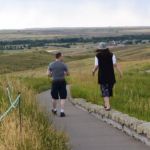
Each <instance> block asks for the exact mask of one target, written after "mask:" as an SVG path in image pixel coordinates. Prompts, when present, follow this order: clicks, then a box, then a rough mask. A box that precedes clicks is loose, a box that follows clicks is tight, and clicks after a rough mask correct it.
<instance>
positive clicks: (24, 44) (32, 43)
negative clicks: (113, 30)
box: [0, 34, 150, 50]
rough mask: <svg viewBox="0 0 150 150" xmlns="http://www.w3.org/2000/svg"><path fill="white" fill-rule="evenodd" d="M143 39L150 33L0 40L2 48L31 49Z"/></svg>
mask: <svg viewBox="0 0 150 150" xmlns="http://www.w3.org/2000/svg"><path fill="white" fill-rule="evenodd" d="M143 40H145V41H146V40H147V41H148V40H149V41H150V35H145V34H142V35H122V36H114V37H89V38H88V37H87V38H85V37H70V38H56V39H43V40H30V39H29V40H13V41H0V50H6V49H7V50H22V49H31V48H33V47H46V46H55V47H65V48H70V46H71V45H73V44H76V43H89V42H93V43H97V42H100V41H104V42H110V41H119V42H121V43H122V42H123V41H128V42H127V44H132V43H133V42H134V43H135V44H136V43H139V42H141V43H142V41H143Z"/></svg>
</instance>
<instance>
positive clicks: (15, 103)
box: [0, 84, 21, 122]
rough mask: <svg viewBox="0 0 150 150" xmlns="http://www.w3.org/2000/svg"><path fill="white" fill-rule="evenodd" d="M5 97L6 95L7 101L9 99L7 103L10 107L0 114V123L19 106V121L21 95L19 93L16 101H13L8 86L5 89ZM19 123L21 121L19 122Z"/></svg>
mask: <svg viewBox="0 0 150 150" xmlns="http://www.w3.org/2000/svg"><path fill="white" fill-rule="evenodd" d="M7 95H8V99H9V103H10V106H9V108H8V109H7V110H6V111H5V112H4V113H3V114H0V122H2V121H3V119H5V117H6V116H7V115H8V114H9V113H10V112H11V111H12V110H13V109H16V108H17V106H18V105H19V114H20V119H21V106H20V101H21V93H20V92H19V93H18V95H17V97H16V99H13V98H12V97H13V96H12V87H11V86H10V84H9V85H8V87H7ZM20 122H21V120H20Z"/></svg>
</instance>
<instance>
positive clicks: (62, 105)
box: [60, 99, 66, 112]
mask: <svg viewBox="0 0 150 150" xmlns="http://www.w3.org/2000/svg"><path fill="white" fill-rule="evenodd" d="M65 101H66V100H65V99H62V100H61V101H60V108H61V112H64V108H65Z"/></svg>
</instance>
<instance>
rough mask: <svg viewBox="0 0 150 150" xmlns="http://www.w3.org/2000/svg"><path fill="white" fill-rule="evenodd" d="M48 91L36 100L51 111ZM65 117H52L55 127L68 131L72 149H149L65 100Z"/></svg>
mask: <svg viewBox="0 0 150 150" xmlns="http://www.w3.org/2000/svg"><path fill="white" fill-rule="evenodd" d="M50 100H51V97H50V91H46V92H43V93H41V94H40V95H39V96H38V102H39V104H40V105H41V106H42V108H44V109H43V110H44V111H46V112H47V113H49V112H51V102H50ZM66 114H67V116H66V118H60V117H59V116H56V117H54V118H53V120H54V124H55V126H56V128H58V129H59V130H63V131H65V132H67V133H68V135H69V137H70V142H71V146H72V149H73V150H150V147H147V146H146V145H144V144H142V143H141V142H139V141H137V140H135V139H133V138H132V137H129V136H127V135H126V134H125V133H122V132H121V131H119V130H117V129H115V128H113V127H111V126H110V125H107V124H106V123H104V122H102V121H100V120H97V119H96V118H94V117H93V116H91V115H90V114H89V113H87V112H86V111H84V110H81V109H78V108H76V107H74V106H73V105H72V104H71V103H70V102H68V101H67V102H66Z"/></svg>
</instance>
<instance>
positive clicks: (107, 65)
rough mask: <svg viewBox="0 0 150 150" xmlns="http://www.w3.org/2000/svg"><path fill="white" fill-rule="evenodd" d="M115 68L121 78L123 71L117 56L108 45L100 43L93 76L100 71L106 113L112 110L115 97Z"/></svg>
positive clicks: (99, 80)
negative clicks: (112, 99) (111, 100)
mask: <svg viewBox="0 0 150 150" xmlns="http://www.w3.org/2000/svg"><path fill="white" fill-rule="evenodd" d="M114 67H115V68H116V69H117V71H118V72H119V75H120V77H121V76H122V71H121V69H120V67H119V65H118V64H117V60H116V56H115V55H114V54H113V53H111V52H110V50H109V48H108V47H107V45H106V43H104V42H101V43H99V47H98V49H97V55H96V57H95V67H94V69H93V75H95V72H96V71H97V70H98V83H99V84H100V89H101V92H102V97H103V98H104V108H105V110H106V111H110V110H111V106H110V102H109V101H110V97H111V96H113V87H114V84H115V83H116V79H115V72H114Z"/></svg>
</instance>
